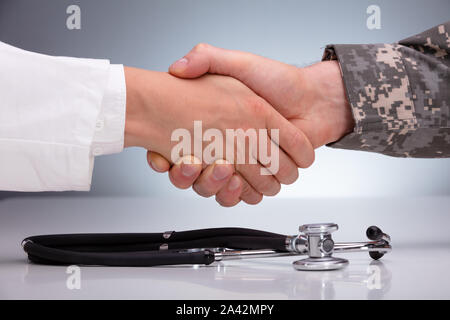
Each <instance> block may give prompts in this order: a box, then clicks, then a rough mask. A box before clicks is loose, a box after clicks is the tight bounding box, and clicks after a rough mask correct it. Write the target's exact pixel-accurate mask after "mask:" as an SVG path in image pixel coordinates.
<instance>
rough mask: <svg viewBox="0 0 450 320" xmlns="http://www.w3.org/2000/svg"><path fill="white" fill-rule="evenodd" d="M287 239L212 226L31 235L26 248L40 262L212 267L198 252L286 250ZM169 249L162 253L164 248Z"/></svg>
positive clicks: (205, 254)
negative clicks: (197, 249) (193, 228)
mask: <svg viewBox="0 0 450 320" xmlns="http://www.w3.org/2000/svg"><path fill="white" fill-rule="evenodd" d="M285 239H286V236H284V235H281V234H276V233H271V232H265V231H259V230H253V229H246V228H213V229H200V230H190V231H182V232H172V233H171V234H170V237H168V238H167V236H166V237H164V233H122V234H120V233H104V234H59V235H41V236H33V237H28V238H26V239H25V240H24V250H25V252H27V253H28V258H29V259H30V260H31V261H33V262H35V263H41V264H64V265H68V264H80V265H109V266H156V265H173V264H210V263H212V262H213V261H214V254H213V253H212V252H211V251H210V250H203V251H200V252H185V251H183V250H184V249H194V248H217V247H224V248H231V249H274V250H279V251H286V249H285ZM162 244H164V245H166V248H165V249H168V250H160V246H161V245H162Z"/></svg>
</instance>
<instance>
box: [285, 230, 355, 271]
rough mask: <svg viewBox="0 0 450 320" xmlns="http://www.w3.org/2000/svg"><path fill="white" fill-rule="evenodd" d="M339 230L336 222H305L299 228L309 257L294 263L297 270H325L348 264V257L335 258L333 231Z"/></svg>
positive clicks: (339, 267) (340, 267)
mask: <svg viewBox="0 0 450 320" xmlns="http://www.w3.org/2000/svg"><path fill="white" fill-rule="evenodd" d="M337 230H338V225H337V224H335V223H315V224H305V225H302V226H301V227H300V228H299V231H300V237H302V236H303V238H304V240H306V241H304V246H305V249H306V250H307V252H308V255H309V257H308V258H305V259H301V260H297V261H295V262H294V263H293V266H294V269H295V270H302V271H324V270H337V269H342V268H344V267H345V266H347V265H348V260H347V259H342V258H335V257H333V256H332V254H333V251H334V241H333V239H332V238H331V233H332V232H334V231H337Z"/></svg>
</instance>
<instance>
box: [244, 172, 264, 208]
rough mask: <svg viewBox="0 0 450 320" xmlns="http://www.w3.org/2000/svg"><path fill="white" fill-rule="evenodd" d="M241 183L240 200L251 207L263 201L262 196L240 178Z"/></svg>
mask: <svg viewBox="0 0 450 320" xmlns="http://www.w3.org/2000/svg"><path fill="white" fill-rule="evenodd" d="M241 181H242V191H241V200H242V201H244V202H245V203H247V204H252V205H254V204H258V203H260V202H261V200H262V199H263V195H262V194H261V193H259V192H258V191H256V190H255V189H254V188H253V187H252V186H251V185H250V184H249V183H248V182H247V181H246V180H245V179H244V178H242V177H241Z"/></svg>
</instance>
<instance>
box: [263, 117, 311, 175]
mask: <svg viewBox="0 0 450 320" xmlns="http://www.w3.org/2000/svg"><path fill="white" fill-rule="evenodd" d="M268 110H269V111H268V112H269V114H268V116H267V117H266V121H267V123H266V124H267V129H269V130H268V133H269V135H270V137H271V140H272V141H274V142H275V143H276V144H278V145H279V146H280V147H281V148H282V149H283V150H284V152H286V154H288V155H289V156H290V157H291V158H292V160H294V161H295V163H296V164H297V166H298V167H300V168H308V167H309V166H310V165H311V164H312V163H313V162H314V148H313V146H312V144H311V142H310V141H309V139H308V138H307V137H306V135H305V134H304V133H303V131H301V130H300V129H299V128H297V127H295V126H294V125H293V124H292V123H290V122H289V121H288V120H286V119H285V118H284V117H283V116H282V115H281V114H279V113H278V112H277V111H276V110H274V109H272V108H268ZM274 129H275V130H274Z"/></svg>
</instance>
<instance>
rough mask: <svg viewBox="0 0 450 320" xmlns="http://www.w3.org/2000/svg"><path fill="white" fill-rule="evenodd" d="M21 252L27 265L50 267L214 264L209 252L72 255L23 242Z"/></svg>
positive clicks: (74, 252)
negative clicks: (45, 265) (27, 260)
mask: <svg viewBox="0 0 450 320" xmlns="http://www.w3.org/2000/svg"><path fill="white" fill-rule="evenodd" d="M24 250H25V251H26V252H27V253H28V258H29V259H30V261H32V262H35V263H39V264H51V265H53V264H54V265H72V264H76V265H100V266H117V267H124V266H127V267H153V266H159V265H179V264H204V265H208V264H211V263H212V262H214V253H213V252H211V251H210V250H203V251H198V252H173V251H139V252H121V253H116V252H76V251H67V250H61V249H54V248H49V247H45V246H42V245H39V244H35V243H32V242H26V243H25V245H24Z"/></svg>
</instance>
